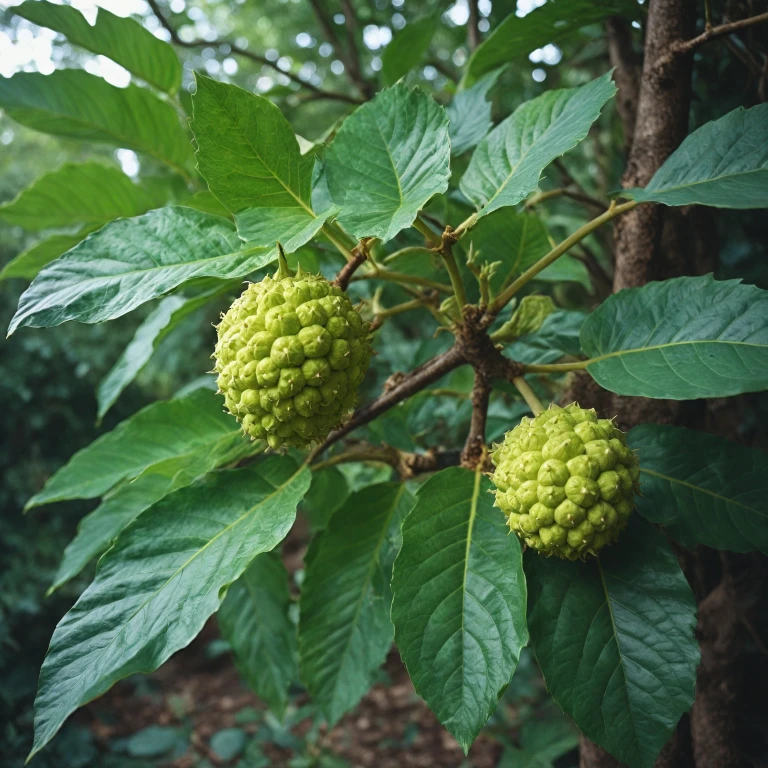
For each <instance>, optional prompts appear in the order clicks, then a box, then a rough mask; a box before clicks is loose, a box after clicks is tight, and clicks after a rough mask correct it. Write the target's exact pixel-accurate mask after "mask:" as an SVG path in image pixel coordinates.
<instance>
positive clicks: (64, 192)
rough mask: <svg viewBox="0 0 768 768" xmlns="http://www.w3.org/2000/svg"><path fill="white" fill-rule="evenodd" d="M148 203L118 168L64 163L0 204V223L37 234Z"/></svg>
mask: <svg viewBox="0 0 768 768" xmlns="http://www.w3.org/2000/svg"><path fill="white" fill-rule="evenodd" d="M35 5H37V3H35ZM61 7H62V8H66V7H67V6H61ZM152 203H153V200H152V198H151V197H150V196H149V195H147V194H146V193H145V192H144V191H143V190H142V189H141V187H139V186H137V185H136V184H134V183H133V182H132V181H131V180H130V179H129V178H128V177H127V176H126V175H125V174H124V173H123V172H122V171H121V170H120V169H119V168H116V167H115V166H113V165H107V164H106V163H101V162H98V161H96V160H90V161H89V162H86V163H64V165H62V166H61V167H60V168H57V169H56V170H55V171H51V172H50V173H46V174H45V175H44V176H41V177H40V178H39V179H37V180H36V181H34V182H33V183H32V185H31V186H29V187H27V188H26V189H25V190H23V191H22V192H20V193H19V195H18V196H17V197H16V198H15V199H14V200H11V201H10V202H9V203H5V205H0V219H4V220H5V221H7V222H8V223H9V224H16V225H18V226H20V227H24V229H29V230H32V231H39V230H41V229H48V228H50V227H69V226H72V225H75V224H78V225H87V224H104V223H106V222H107V221H111V220H112V219H116V218H118V216H138V215H139V214H140V213H144V212H145V211H147V210H149V209H150V208H152Z"/></svg>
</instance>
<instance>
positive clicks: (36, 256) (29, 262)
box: [0, 226, 97, 280]
mask: <svg viewBox="0 0 768 768" xmlns="http://www.w3.org/2000/svg"><path fill="white" fill-rule="evenodd" d="M96 228H97V227H95V226H90V227H86V228H85V229H81V230H80V231H79V232H77V233H76V234H74V235H51V237H48V238H46V239H45V240H40V241H39V242H37V243H35V244H34V245H33V246H31V247H29V248H27V250H26V251H22V252H21V253H20V254H19V255H18V256H15V257H14V258H13V259H11V260H10V261H9V262H8V263H7V264H6V265H5V266H4V267H3V269H2V270H0V280H8V279H10V278H12V277H19V278H24V279H25V280H31V279H32V278H33V277H35V276H36V275H37V273H38V272H39V271H40V270H41V269H42V268H43V267H44V266H45V265H46V264H50V263H51V262H52V261H53V260H54V259H58V258H59V256H61V255H62V254H63V253H66V252H67V251H68V250H70V249H71V248H74V247H75V246H76V245H77V244H78V243H79V242H81V241H82V240H83V238H85V237H86V235H88V234H89V233H91V232H93V230H94V229H96Z"/></svg>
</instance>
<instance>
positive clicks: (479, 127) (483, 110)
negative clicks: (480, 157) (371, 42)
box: [386, 46, 504, 156]
mask: <svg viewBox="0 0 768 768" xmlns="http://www.w3.org/2000/svg"><path fill="white" fill-rule="evenodd" d="M386 50H389V46H387V49H386ZM503 71H504V67H499V68H498V69H497V70H496V71H494V72H489V73H488V74H487V75H485V76H484V77H482V78H481V79H480V80H478V81H477V82H476V83H475V84H474V85H473V86H472V87H471V88H467V89H466V90H463V91H459V92H458V93H457V94H456V95H455V96H454V97H453V101H452V102H451V103H450V104H449V105H448V106H447V107H446V110H445V111H446V112H447V113H448V118H449V119H450V121H451V122H450V124H449V126H448V133H449V134H450V136H451V152H452V153H453V154H454V155H456V156H458V155H462V154H464V152H466V151H467V150H468V149H472V147H475V146H477V144H478V142H479V141H480V140H481V139H484V138H485V136H486V134H487V133H488V131H490V130H491V128H492V127H493V121H492V120H491V102H490V101H488V94H489V93H490V91H491V89H492V88H493V86H494V85H496V81H497V80H498V79H499V75H501V73H502V72H503Z"/></svg>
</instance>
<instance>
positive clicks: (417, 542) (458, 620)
mask: <svg viewBox="0 0 768 768" xmlns="http://www.w3.org/2000/svg"><path fill="white" fill-rule="evenodd" d="M489 489H490V482H489V481H488V480H487V479H486V478H485V477H484V476H483V474H482V473H481V472H479V471H478V472H470V471H468V470H466V469H461V468H458V467H454V468H451V469H445V470H443V471H442V472H438V473H437V474H435V475H433V476H432V477H431V478H430V479H429V480H428V481H427V482H426V483H425V484H424V485H423V486H422V487H421V488H420V489H419V492H418V494H417V502H416V506H415V507H414V508H413V510H412V511H411V513H410V514H409V515H408V517H407V518H406V519H405V522H404V523H403V546H402V549H401V550H400V554H399V555H398V556H397V560H396V561H395V567H394V575H393V579H392V590H393V592H394V601H393V603H392V621H393V623H394V625H395V642H396V643H397V647H398V648H399V649H400V655H401V656H402V658H403V661H404V662H405V665H406V667H407V668H408V673H409V674H410V676H411V680H412V681H413V684H414V686H415V688H416V692H417V693H418V694H419V695H421V696H423V697H424V699H425V700H426V702H427V704H429V706H430V708H431V709H432V710H433V711H434V712H435V714H436V715H437V717H438V718H439V720H440V722H441V723H443V725H445V727H446V728H447V729H448V730H449V731H450V732H451V733H452V734H453V735H454V736H455V737H456V739H457V741H458V742H459V744H461V746H462V747H463V748H464V751H465V752H466V751H467V750H468V749H469V746H470V744H471V743H472V741H473V740H474V739H475V737H476V736H477V734H478V733H479V731H480V729H481V728H482V727H483V725H485V722H486V721H487V720H488V718H489V717H490V716H491V715H492V714H493V712H494V710H495V709H496V705H497V703H498V700H499V696H500V695H501V693H502V692H503V690H504V688H505V687H506V686H507V684H508V683H509V680H510V678H511V677H512V673H513V672H514V671H515V667H516V666H517V663H518V661H519V659H520V652H521V650H522V648H523V646H524V645H525V644H526V642H527V641H528V630H527V629H526V624H525V606H526V586H525V578H524V576H523V568H522V556H521V550H520V543H519V541H518V540H517V538H516V537H515V536H510V535H509V530H508V529H507V527H506V525H505V521H504V516H503V515H502V514H501V512H500V511H499V510H498V509H495V508H494V507H493V500H492V497H491V495H490V494H489V493H488V491H489Z"/></svg>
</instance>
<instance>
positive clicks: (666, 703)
mask: <svg viewBox="0 0 768 768" xmlns="http://www.w3.org/2000/svg"><path fill="white" fill-rule="evenodd" d="M525 573H526V576H527V577H528V584H529V587H530V606H531V607H530V611H529V615H528V627H529V629H530V632H531V640H532V642H533V647H534V650H535V651H536V658H537V659H538V662H539V666H540V667H541V671H542V672H543V673H544V680H545V682H546V684H547V688H548V689H549V691H550V692H551V694H552V696H553V697H554V699H555V701H556V702H557V703H558V704H559V705H560V706H561V707H562V709H563V710H564V711H565V712H566V714H568V715H570V716H571V717H572V718H573V719H574V721H575V723H576V725H577V726H578V727H579V729H580V730H581V731H582V733H584V735H585V736H587V737H588V738H590V739H592V741H595V742H597V743H598V744H599V745H600V746H602V747H604V748H605V749H607V750H608V751H609V752H610V753H611V754H612V755H613V756H614V757H617V758H618V759H619V760H620V761H621V762H623V763H626V764H627V765H628V766H630V768H651V766H653V764H654V761H655V759H656V756H657V755H658V753H659V750H660V749H661V748H662V746H663V745H664V744H665V742H666V741H667V740H668V739H669V737H670V736H671V734H672V731H673V730H674V728H675V726H676V725H677V721H678V720H679V719H680V716H681V715H682V714H683V713H684V712H687V711H688V709H689V708H690V706H691V704H692V703H693V695H694V685H695V682H696V667H697V666H698V663H699V649H698V645H697V643H696V638H695V637H694V629H695V626H696V601H695V599H694V597H693V594H692V593H691V589H690V587H689V586H688V582H687V581H686V579H685V576H684V575H683V573H682V571H681V570H680V566H679V565H678V562H677V557H676V556H675V554H674V552H673V551H672V549H671V548H670V546H669V544H668V543H667V541H666V539H665V537H664V534H663V533H661V532H660V531H657V530H655V529H654V528H653V527H652V526H650V525H649V524H648V523H646V522H645V521H643V520H641V519H639V518H637V517H635V518H634V519H633V520H632V522H631V523H630V526H629V528H628V529H627V530H626V531H625V532H624V533H623V534H622V537H621V538H620V540H619V543H618V544H616V545H614V546H611V547H608V548H607V549H605V550H603V552H602V553H601V554H600V557H599V558H590V559H589V560H588V561H587V562H584V563H581V562H578V563H571V562H568V561H564V560H557V559H556V558H545V557H541V556H540V555H538V554H537V553H536V552H534V551H532V550H529V551H528V552H526V554H525Z"/></svg>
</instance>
